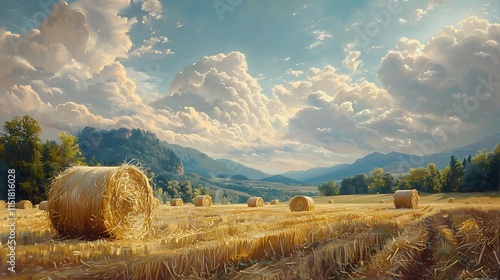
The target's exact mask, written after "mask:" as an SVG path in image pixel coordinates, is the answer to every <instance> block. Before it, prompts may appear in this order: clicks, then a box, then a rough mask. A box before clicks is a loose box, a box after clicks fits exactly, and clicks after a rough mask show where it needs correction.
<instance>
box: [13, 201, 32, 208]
mask: <svg viewBox="0 0 500 280" xmlns="http://www.w3.org/2000/svg"><path fill="white" fill-rule="evenodd" d="M16 208H18V209H31V208H33V203H31V201H29V200H21V201H19V202H18V203H16Z"/></svg>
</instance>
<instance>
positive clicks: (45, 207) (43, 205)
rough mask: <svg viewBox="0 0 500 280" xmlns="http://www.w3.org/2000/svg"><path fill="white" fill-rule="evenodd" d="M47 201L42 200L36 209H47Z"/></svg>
mask: <svg viewBox="0 0 500 280" xmlns="http://www.w3.org/2000/svg"><path fill="white" fill-rule="evenodd" d="M47 203H48V201H47V200H44V201H42V202H40V204H38V209H40V210H47Z"/></svg>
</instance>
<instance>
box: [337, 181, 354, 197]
mask: <svg viewBox="0 0 500 280" xmlns="http://www.w3.org/2000/svg"><path fill="white" fill-rule="evenodd" d="M355 193H356V186H355V185H354V183H353V178H351V177H349V178H344V179H342V182H341V183H340V194H355Z"/></svg>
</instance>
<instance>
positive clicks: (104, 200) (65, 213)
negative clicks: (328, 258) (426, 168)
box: [45, 164, 418, 239]
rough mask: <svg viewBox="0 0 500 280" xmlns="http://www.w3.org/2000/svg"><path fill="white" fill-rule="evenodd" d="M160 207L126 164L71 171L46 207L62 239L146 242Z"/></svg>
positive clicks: (406, 198) (402, 201)
mask: <svg viewBox="0 0 500 280" xmlns="http://www.w3.org/2000/svg"><path fill="white" fill-rule="evenodd" d="M278 203H279V201H278V200H273V201H271V204H274V205H276V204H278ZM159 204H160V202H159V201H158V200H157V199H156V198H154V197H153V191H152V188H151V186H150V185H149V180H148V178H147V177H146V176H145V174H144V173H143V172H142V170H140V169H139V168H137V167H135V166H132V165H127V164H124V165H121V166H118V167H88V166H74V167H71V168H68V169H66V170H65V171H63V172H62V173H61V174H59V175H58V176H57V177H56V178H54V179H53V180H52V182H51V185H50V187H49V191H48V201H47V203H46V205H45V206H46V209H47V212H48V216H49V219H50V222H51V224H52V226H53V227H54V228H55V229H56V231H57V232H58V233H59V235H60V236H62V237H71V238H82V237H83V238H103V237H104V238H116V239H142V238H144V237H146V236H148V235H150V234H151V233H152V220H153V214H154V210H155V208H156V207H158V206H159ZM170 204H171V205H172V206H180V205H183V201H182V200H181V199H173V200H172V201H170ZM394 204H395V206H396V208H403V207H405V208H416V207H417V205H418V193H417V191H416V190H408V191H397V192H396V193H395V194H394ZM194 205H195V206H201V207H210V206H211V205H212V199H211V197H210V196H208V195H199V196H197V197H196V198H195V199H194ZM247 205H248V206H249V207H262V206H264V201H263V199H262V198H261V197H251V198H249V199H248V201H247ZM289 208H290V210H291V211H293V212H297V211H311V210H314V208H315V203H314V200H313V199H312V198H311V197H308V196H295V197H293V198H292V199H291V200H290V202H289Z"/></svg>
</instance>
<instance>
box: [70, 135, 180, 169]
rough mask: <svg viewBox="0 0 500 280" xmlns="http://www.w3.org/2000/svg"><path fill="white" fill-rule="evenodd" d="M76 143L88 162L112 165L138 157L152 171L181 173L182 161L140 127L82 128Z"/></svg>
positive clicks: (154, 136)
mask: <svg viewBox="0 0 500 280" xmlns="http://www.w3.org/2000/svg"><path fill="white" fill-rule="evenodd" d="M77 139H78V145H79V147H80V150H81V151H82V153H83V155H84V156H85V158H86V159H87V163H88V164H95V163H100V164H102V165H109V166H115V165H120V164H122V163H124V162H129V161H135V160H137V161H138V162H139V163H140V164H142V165H144V166H145V167H147V168H149V169H150V170H151V171H153V172H155V173H157V174H158V173H161V172H164V171H166V172H172V173H174V174H178V175H183V174H184V167H183V166H182V161H181V159H180V158H179V157H177V156H176V155H175V154H174V153H173V152H172V150H170V149H168V148H166V147H165V146H163V145H161V144H160V142H159V140H158V138H157V137H156V135H155V134H154V133H151V132H149V131H144V130H141V129H128V128H120V129H111V130H98V129H96V128H93V127H89V126H87V127H85V128H84V129H82V130H81V131H80V133H79V134H78V137H77Z"/></svg>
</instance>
